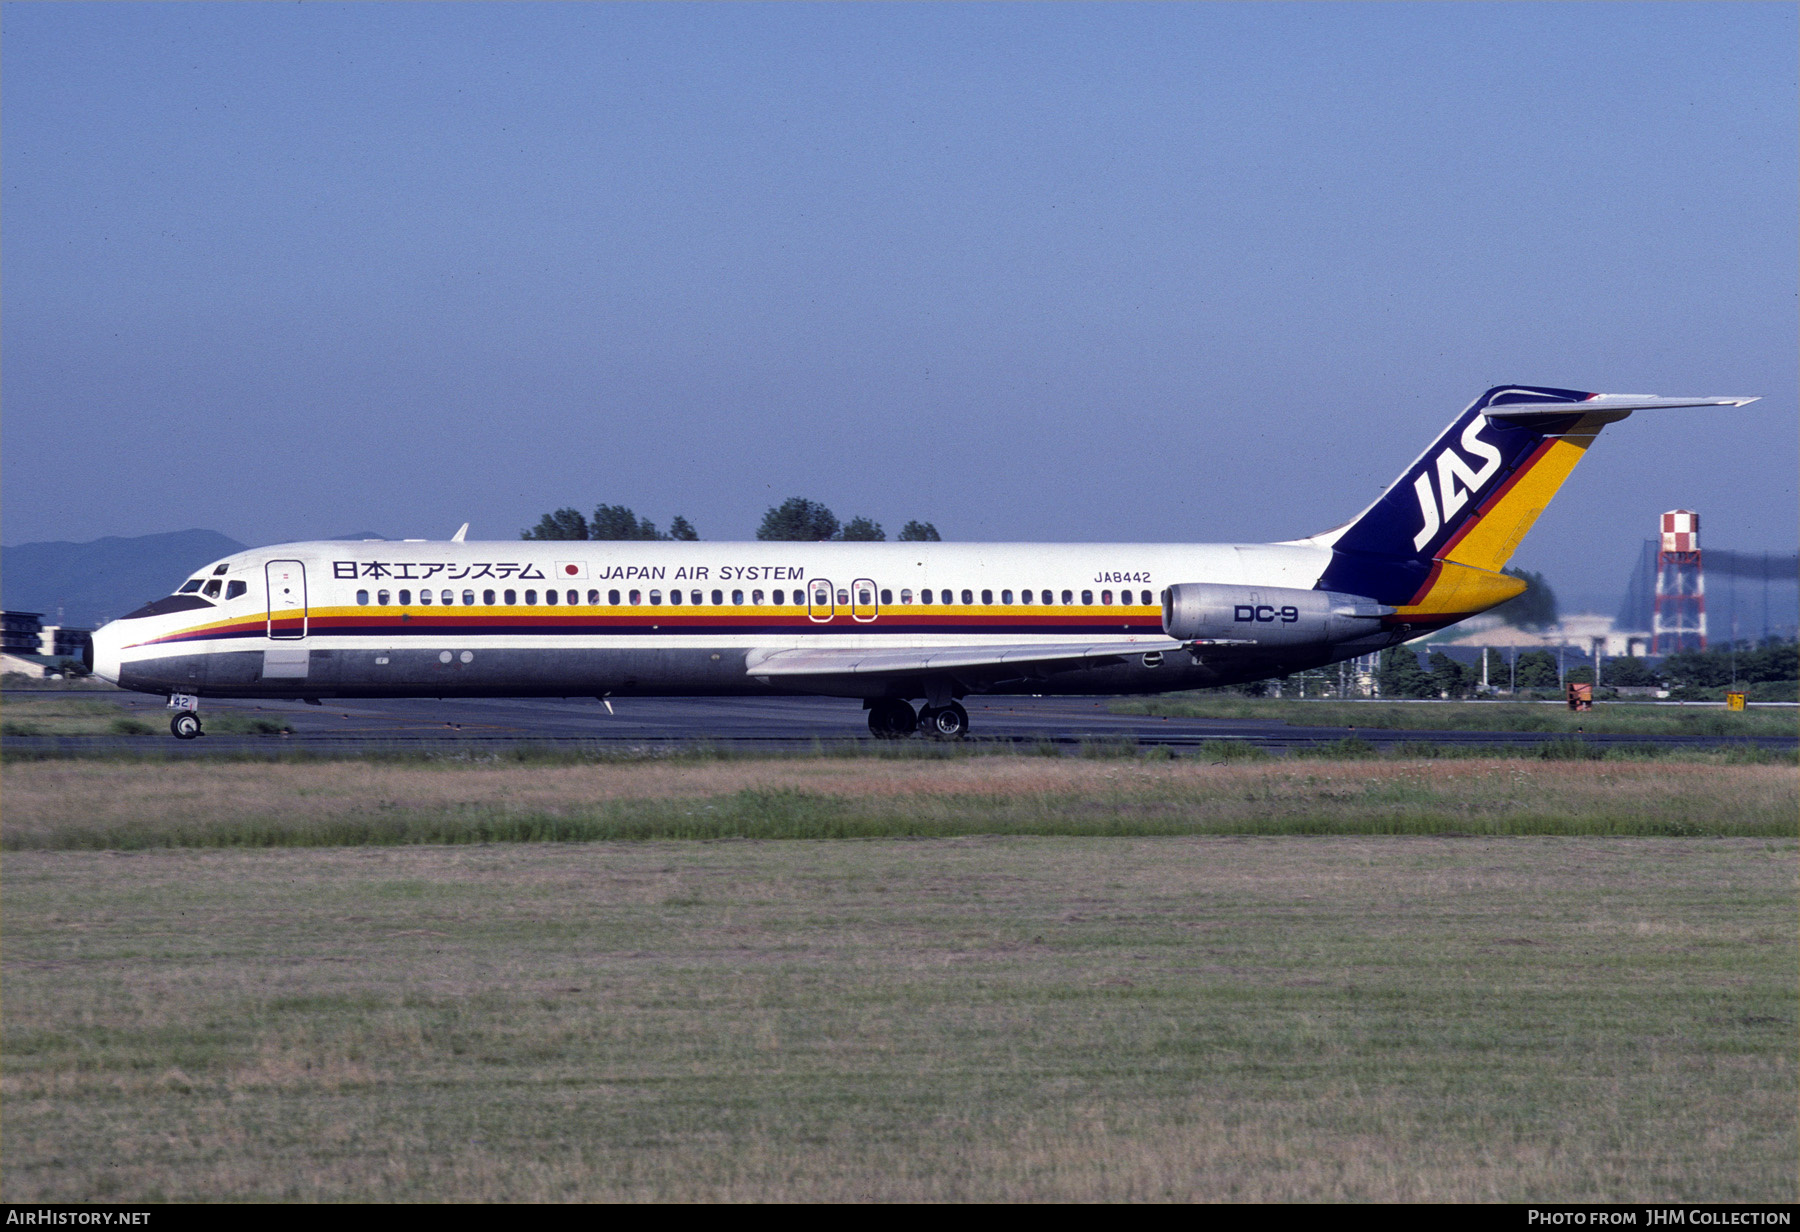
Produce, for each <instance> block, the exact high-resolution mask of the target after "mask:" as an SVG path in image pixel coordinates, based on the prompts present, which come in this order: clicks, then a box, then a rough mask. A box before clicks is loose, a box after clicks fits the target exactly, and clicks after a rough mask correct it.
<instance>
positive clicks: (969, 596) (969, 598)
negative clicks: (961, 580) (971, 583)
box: [963, 590, 975, 607]
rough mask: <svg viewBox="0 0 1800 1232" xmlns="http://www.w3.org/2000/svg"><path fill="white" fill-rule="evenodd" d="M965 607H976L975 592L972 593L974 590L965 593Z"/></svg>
mask: <svg viewBox="0 0 1800 1232" xmlns="http://www.w3.org/2000/svg"><path fill="white" fill-rule="evenodd" d="M963 606H964V607H973V606H975V592H974V591H972V590H965V591H963Z"/></svg>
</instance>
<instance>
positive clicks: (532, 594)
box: [525, 590, 537, 607]
mask: <svg viewBox="0 0 1800 1232" xmlns="http://www.w3.org/2000/svg"><path fill="white" fill-rule="evenodd" d="M525 602H526V603H527V604H529V605H531V606H533V607H535V606H537V591H535V590H528V591H526V592H525Z"/></svg>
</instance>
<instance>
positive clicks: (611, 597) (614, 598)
mask: <svg viewBox="0 0 1800 1232" xmlns="http://www.w3.org/2000/svg"><path fill="white" fill-rule="evenodd" d="M606 601H607V602H608V603H610V604H612V605H613V606H614V607H618V606H619V592H618V591H616V590H609V591H607V592H606ZM633 602H636V600H633Z"/></svg>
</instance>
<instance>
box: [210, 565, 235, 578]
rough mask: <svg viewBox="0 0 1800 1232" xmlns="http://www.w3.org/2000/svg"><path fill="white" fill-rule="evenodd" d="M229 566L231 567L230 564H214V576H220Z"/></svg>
mask: <svg viewBox="0 0 1800 1232" xmlns="http://www.w3.org/2000/svg"><path fill="white" fill-rule="evenodd" d="M229 568H231V566H230V565H229V564H225V565H214V566H213V576H214V577H218V576H219V575H220V574H221V573H223V572H225V570H227V569H229Z"/></svg>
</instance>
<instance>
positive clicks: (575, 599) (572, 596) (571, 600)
mask: <svg viewBox="0 0 1800 1232" xmlns="http://www.w3.org/2000/svg"><path fill="white" fill-rule="evenodd" d="M563 602H564V603H566V604H568V605H569V606H570V607H574V606H575V605H576V604H577V603H580V602H581V592H580V591H579V590H571V591H570V592H569V593H568V594H566V595H564V596H563Z"/></svg>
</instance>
